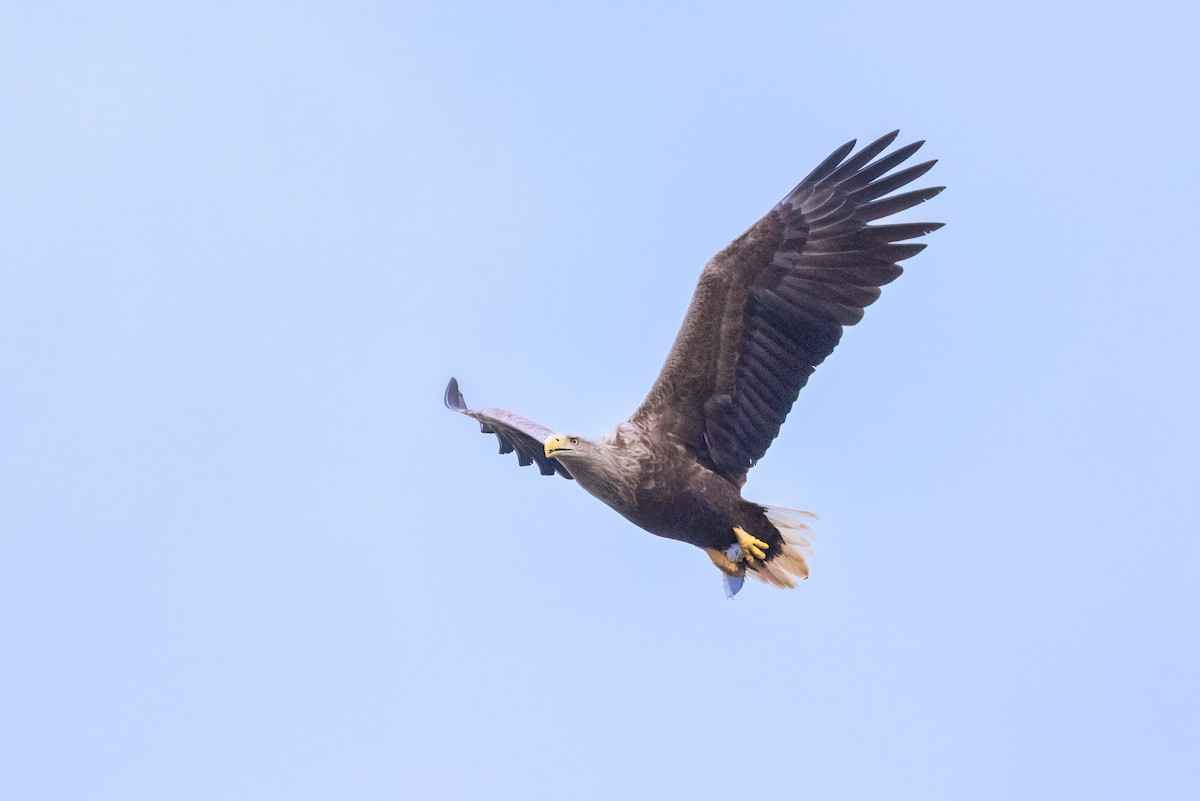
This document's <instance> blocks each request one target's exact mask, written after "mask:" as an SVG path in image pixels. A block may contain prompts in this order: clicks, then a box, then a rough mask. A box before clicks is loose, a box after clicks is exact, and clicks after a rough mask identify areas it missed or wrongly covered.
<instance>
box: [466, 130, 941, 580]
mask: <svg viewBox="0 0 1200 801" xmlns="http://www.w3.org/2000/svg"><path fill="white" fill-rule="evenodd" d="M898 133H899V132H898V131H894V132H892V133H890V134H888V135H887V136H884V137H882V138H880V139H878V140H876V141H875V142H872V143H871V144H869V145H867V146H866V147H864V148H862V149H861V150H859V151H858V152H857V153H854V152H853V151H854V146H855V142H853V141H851V142H848V143H847V144H845V145H843V146H842V147H840V148H838V149H837V150H835V151H834V152H833V153H832V154H831V155H830V156H829V157H828V158H827V159H825V160H824V161H822V162H821V163H820V164H819V165H818V166H817V168H816V169H814V170H813V171H812V173H811V174H809V176H808V177H807V178H805V179H804V180H803V181H801V182H800V185H799V186H797V187H796V188H795V189H793V190H792V191H791V192H789V193H788V195H787V197H785V198H784V199H783V200H782V201H780V202H779V204H778V205H777V206H775V208H773V209H771V210H770V211H769V212H767V214H766V216H764V217H763V218H762V219H761V220H759V221H758V222H757V223H755V224H754V225H753V226H751V228H750V230H748V231H746V233H744V234H742V235H741V236H740V237H738V238H737V239H736V240H734V241H733V243H732V244H730V245H729V246H728V247H727V248H725V249H724V250H722V251H721V252H720V253H718V254H717V255H716V256H714V257H713V258H712V260H711V261H709V263H708V264H707V265H706V266H705V268H704V271H703V272H702V273H701V274H700V282H699V284H698V285H697V287H696V293H695V295H694V296H693V298H692V302H691V306H690V307H689V308H688V312H687V316H686V317H685V318H684V320H683V326H682V327H681V328H680V330H679V334H678V336H677V337H676V339H675V344H674V346H673V347H672V348H671V352H670V353H669V354H668V355H667V361H666V364H664V365H663V368H662V372H661V373H660V374H659V376H658V379H657V380H656V381H655V382H654V386H652V387H651V388H650V393H649V394H648V395H647V396H646V399H645V400H644V401H643V402H642V405H641V406H640V407H639V408H638V410H637V411H635V412H634V413H633V415H632V416H631V417H630V418H629V419H628V420H626V421H625V422H623V423H620V424H619V425H618V426H617V427H616V428H615V429H614V430H613V431H612V432H611V433H609V434H608V435H606V436H602V437H585V436H583V435H581V434H559V433H555V432H554V431H551V430H550V429H548V428H545V427H544V426H540V425H538V424H537V423H534V422H532V421H530V420H526V419H525V418H524V417H521V416H520V415H517V414H514V413H512V412H509V411H505V410H503V409H470V408H468V407H467V405H466V402H465V401H464V400H463V396H462V393H461V392H459V389H458V381H456V380H455V379H453V378H452V379H450V384H449V386H447V387H446V395H445V402H446V406H448V407H449V408H450V409H453V410H454V411H457V412H461V413H463V414H466V415H470V416H471V417H474V418H475V419H476V420H478V421H479V423H480V428H481V429H482V430H483V432H484V433H488V434H495V435H496V437H497V439H499V440H500V452H501V453H511V452H513V451H515V452H516V454H517V459H518V461H519V462H520V463H521V464H522V465H530V464H536V465H537V466H538V469H539V470H541V472H542V474H543V475H554V474H556V473H557V474H558V475H560V476H563V477H564V478H568V479H571V478H573V479H575V480H576V481H578V482H579V485H580V486H581V487H583V488H584V489H585V490H587V491H588V492H589V493H591V494H592V495H594V496H596V497H597V498H599V499H600V500H602V501H604V502H605V503H606V504H608V505H609V506H611V507H612V508H613V509H615V510H617V511H618V512H620V513H621V514H622V515H623V516H624V517H625V518H626V519H628V520H630V521H631V522H633V523H635V524H636V525H638V526H641V527H642V528H644V529H646V530H647V531H649V532H650V533H651V534H657V535H658V536H660V537H669V538H670V539H674V540H680V541H682V542H688V543H691V544H692V545H696V546H698V547H700V548H703V549H704V551H705V552H706V553H707V554H708V556H709V558H710V559H711V560H712V562H713V564H714V565H716V566H717V568H719V569H720V570H721V572H722V573H723V574H724V577H725V587H726V593H727V594H728V595H730V596H732V595H733V594H734V593H736V592H737V591H738V590H739V589H740V588H741V586H742V582H743V577H744V576H745V575H746V574H749V575H751V576H753V577H754V578H757V579H759V580H760V581H763V582H766V583H767V584H771V585H774V586H776V587H794V586H795V579H796V578H806V577H807V576H808V565H807V562H806V557H807V555H808V554H809V542H808V535H809V533H810V532H809V528H808V525H807V524H806V522H805V518H808V517H811V515H809V513H807V512H800V511H798V510H789V509H782V508H778V507H772V506H764V505H762V504H758V503H754V502H753V501H748V500H746V499H744V498H743V497H742V494H741V488H742V485H743V484H744V483H745V481H746V473H747V472H748V471H749V470H750V468H751V467H753V466H754V464H755V463H756V462H757V461H758V460H759V459H761V458H762V456H763V454H764V453H766V451H767V448H768V446H770V444H771V441H772V440H773V439H775V437H776V435H777V434H778V433H779V427H780V425H782V424H783V421H784V418H786V417H787V414H788V412H789V411H790V410H791V408H792V404H793V403H794V402H795V400H796V396H797V395H798V394H799V392H800V390H801V388H802V387H803V386H804V385H805V383H806V382H807V381H808V377H809V376H810V375H811V374H812V372H813V370H814V369H815V368H816V366H817V365H818V364H820V363H821V362H822V361H824V359H825V357H826V356H828V355H829V354H830V353H831V352H833V349H834V348H835V347H836V346H837V344H838V340H839V339H841V336H842V329H843V328H844V327H845V326H848V325H854V324H855V323H857V322H858V321H859V320H861V319H862V316H863V309H865V308H866V307H867V306H869V305H871V304H872V303H874V302H875V300H876V299H877V298H878V297H879V293H880V287H881V286H883V285H884V284H886V283H888V282H889V281H892V280H894V279H895V278H896V277H897V276H899V275H900V273H901V268H900V265H899V262H901V261H903V260H905V259H908V258H911V257H912V256H915V255H916V254H917V253H919V252H920V251H921V250H923V249H924V247H925V246H924V245H922V244H913V243H909V242H908V241H907V240H910V239H915V238H917V237H920V236H924V235H925V234H928V233H930V232H931V231H934V230H936V229H938V228H940V227H941V223H921V222H917V223H899V224H892V225H870V224H869V223H871V222H872V221H873V220H879V219H881V218H885V217H888V216H890V215H892V214H895V213H896V212H899V211H903V210H905V209H908V208H910V207H912V206H915V205H917V204H918V203H921V202H923V201H926V200H929V199H930V198H932V197H933V196H934V195H936V194H938V193H939V192H941V191H942V189H943V188H944V187H940V186H937V187H930V188H928V189H917V190H915V191H908V192H904V193H902V194H898V195H897V194H891V193H892V192H894V191H895V190H897V189H899V188H901V187H903V186H906V185H907V184H909V183H910V182H911V181H914V180H916V179H917V178H919V177H920V176H922V175H924V174H925V173H926V172H927V171H928V170H929V168H930V167H932V166H933V165H934V163H935V162H933V161H927V162H924V163H923V164H918V165H916V166H913V167H908V168H906V169H903V170H899V171H897V172H892V170H893V169H895V168H896V167H897V166H898V165H900V164H901V163H902V162H904V161H905V160H906V159H908V158H909V157H910V156H912V155H913V154H914V153H915V152H916V151H917V149H918V148H920V146H921V145H922V144H923V143H922V142H915V143H913V144H910V145H906V146H904V147H901V148H898V149H896V150H894V151H892V152H891V153H889V154H887V155H884V156H880V154H881V153H883V151H884V150H885V149H886V148H887V147H888V146H889V145H891V144H892V142H893V141H894V140H895V138H896V136H897V134H898ZM877 157H878V158H877Z"/></svg>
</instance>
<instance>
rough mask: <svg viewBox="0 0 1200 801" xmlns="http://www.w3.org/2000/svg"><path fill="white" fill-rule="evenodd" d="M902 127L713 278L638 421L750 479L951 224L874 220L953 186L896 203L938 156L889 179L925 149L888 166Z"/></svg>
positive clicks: (829, 164)
mask: <svg viewBox="0 0 1200 801" xmlns="http://www.w3.org/2000/svg"><path fill="white" fill-rule="evenodd" d="M898 133H899V131H893V132H892V133H890V134H888V135H886V136H884V137H882V138H880V139H878V140H876V141H875V142H872V143H871V144H869V145H867V146H866V147H864V148H862V149H861V150H860V151H858V153H855V154H854V155H851V152H852V151H853V150H854V146H855V142H853V141H851V142H848V143H847V144H845V145H843V146H842V147H840V148H838V149H837V150H835V151H834V152H833V153H832V154H830V156H829V157H828V158H827V159H825V160H824V161H823V162H821V164H820V165H818V166H817V168H816V169H814V170H813V171H812V173H810V174H809V176H808V177H807V178H805V179H804V180H803V181H801V182H800V184H799V186H797V187H796V188H795V189H793V190H792V191H791V192H790V193H789V194H788V195H787V197H785V198H784V199H783V200H782V201H780V202H779V204H778V205H777V206H775V208H773V209H771V211H769V212H768V213H767V214H766V216H764V217H763V218H762V219H761V220H759V221H758V222H757V223H755V224H754V225H753V226H751V228H750V230H748V231H746V233H744V234H742V235H741V236H740V237H739V238H738V239H736V240H735V241H734V242H733V243H731V244H730V245H729V246H728V247H726V248H725V249H724V250H722V251H721V252H720V253H718V254H717V255H716V256H714V257H713V258H712V259H711V260H710V261H709V263H708V264H707V266H705V268H704V271H703V273H701V276H700V282H699V284H698V286H697V287H696V293H695V295H694V296H693V297H692V303H691V306H690V307H689V308H688V312H687V315H686V317H685V318H684V321H683V325H682V327H681V328H680V330H679V334H678V336H677V337H676V339H675V344H674V345H673V347H672V348H671V352H670V354H669V355H668V356H667V361H666V363H665V364H664V365H663V369H662V372H661V373H660V374H659V376H658V379H657V380H656V381H655V383H654V386H653V387H651V389H650V393H649V395H647V396H646V399H645V401H643V403H642V405H641V406H640V407H639V408H638V410H637V411H636V412H635V413H634V414H633V416H632V417H631V418H630V420H631V421H632V422H634V423H637V424H639V425H642V426H645V427H648V428H651V429H654V430H657V431H660V432H669V433H671V434H673V435H675V436H677V437H678V438H679V439H681V440H682V441H683V442H684V443H685V444H687V445H688V446H689V447H691V448H692V449H693V450H694V451H695V452H696V454H697V458H699V459H700V461H701V462H702V463H704V464H706V465H707V466H709V467H711V468H712V469H713V470H715V471H717V472H718V473H720V474H722V475H724V476H725V477H726V478H728V479H729V480H730V481H733V482H735V483H737V484H741V483H742V482H744V481H745V480H746V473H747V471H749V469H750V468H751V467H753V466H754V464H755V462H757V461H758V460H759V459H760V458H762V456H763V454H764V453H766V451H767V447H768V446H769V445H770V444H771V441H772V440H774V439H775V437H776V435H778V434H779V427H780V425H782V423H783V421H784V419H785V418H786V417H787V414H788V412H789V411H790V410H791V408H792V404H793V403H794V402H795V400H796V397H797V395H798V394H799V392H800V389H801V388H802V387H803V386H804V385H805V383H806V382H807V381H808V377H809V375H811V374H812V372H813V370H814V369H815V368H816V366H817V365H818V364H820V363H821V362H822V361H824V359H825V357H826V356H828V355H829V354H830V353H832V352H833V349H834V348H835V347H836V346H837V343H838V341H839V340H840V339H841V336H842V329H843V327H844V326H848V325H854V324H855V323H857V322H858V321H859V320H861V319H862V316H863V309H864V308H865V307H867V306H869V305H870V304H871V303H873V302H874V301H875V300H876V299H877V298H878V297H879V294H880V290H879V288H880V287H881V286H882V285H884V284H886V283H888V282H889V281H892V280H894V279H895V278H896V277H897V276H899V275H900V273H901V272H902V270H901V268H900V266H899V264H898V263H897V262H900V261H903V260H904V259H908V258H911V257H912V256H915V255H916V254H917V253H919V252H920V251H921V250H923V249H924V248H925V245H922V244H896V243H898V242H902V241H903V240H907V239H913V238H915V237H918V236H922V235H924V234H927V233H929V232H931V231H934V230H936V229H938V228H940V227H941V226H942V224H941V223H904V224H899V225H868V223H869V222H871V221H872V220H877V219H880V218H881V217H887V216H889V215H891V214H895V213H896V212H899V211H902V210H904V209H907V208H909V207H911V206H915V205H916V204H918V203H921V202H923V201H925V200H928V199H930V198H931V197H933V196H934V195H936V194H938V193H939V192H941V191H942V189H944V187H940V186H938V187H931V188H928V189H918V190H916V191H911V192H905V193H903V194H900V195H895V196H892V197H887V198H885V197H884V196H885V195H887V194H888V193H890V192H893V191H894V190H896V189H899V188H900V187H902V186H905V185H906V184H908V183H909V182H911V181H913V180H915V179H917V178H919V177H920V176H922V175H924V174H925V173H926V172H927V171H928V170H929V168H930V167H932V166H933V165H934V164H935V162H934V161H927V162H925V163H923V164H918V165H916V166H915V167H909V168H907V169H904V170H901V171H899V172H896V173H892V174H891V175H888V174H887V173H888V172H889V171H890V170H892V169H893V168H894V167H896V166H897V165H899V164H900V163H902V162H903V161H905V160H906V159H908V158H909V157H910V156H911V155H912V154H913V153H915V152H916V151H917V149H918V148H920V147H921V145H922V144H923V142H916V143H914V144H911V145H906V146H904V147H901V148H899V149H897V150H895V151H893V152H892V153H889V154H888V155H886V156H883V157H882V158H879V159H878V160H876V161H872V159H875V157H876V156H878V155H879V154H880V153H882V152H883V151H884V150H885V149H886V148H887V147H888V145H890V144H891V143H892V142H893V141H894V140H895V138H896V136H897V134H898Z"/></svg>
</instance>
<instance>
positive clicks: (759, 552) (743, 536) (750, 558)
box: [733, 526, 771, 564]
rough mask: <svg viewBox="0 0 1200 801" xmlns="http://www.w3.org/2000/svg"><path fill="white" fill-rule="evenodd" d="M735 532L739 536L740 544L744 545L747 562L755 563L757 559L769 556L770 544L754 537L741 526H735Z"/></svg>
mask: <svg viewBox="0 0 1200 801" xmlns="http://www.w3.org/2000/svg"><path fill="white" fill-rule="evenodd" d="M733 534H734V536H735V537H737V541H738V545H740V546H742V552H743V553H744V554H745V556H746V561H747V562H750V563H751V564H753V563H754V560H755V559H766V558H767V549H768V548H770V547H771V546H770V545H767V544H766V543H765V542H763V541H762V540H760V539H756V538H754V537H753V536H751V535H750V534H748V533H747V532H746V530H745V529H744V528H742V527H741V526H734V527H733Z"/></svg>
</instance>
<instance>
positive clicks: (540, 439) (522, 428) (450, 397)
mask: <svg viewBox="0 0 1200 801" xmlns="http://www.w3.org/2000/svg"><path fill="white" fill-rule="evenodd" d="M445 403H446V408H447V409H451V410H453V411H456V412H459V413H461V414H465V415H468V416H469V417H474V418H475V419H476V420H478V421H479V430H480V431H482V432H483V433H484V434H495V435H496V439H498V440H500V453H512V452H513V451H516V452H517V461H518V462H520V463H521V466H522V467H524V466H526V465H530V464H534V463H535V462H536V463H537V466H538V470H540V471H542V475H544V476H552V475H554V474H555V473H558V474H559V475H560V476H562V477H563V478H573V477H572V475H571V474H570V473H569V472H567V468H565V467H563V464H562V462H560V461H559V460H558V459H550V458H548V457H547V456H546V451H545V447H544V445H543V443H545V441H546V438H547V437H549V436H550V435H552V434H553V433H554V432H553V431H551V430H550V429H548V428H546V427H545V426H542V425H538V424H537V423H535V422H533V421H532V420H526V419H525V418H524V417H522V416H521V415H519V414H514V413H513V412H510V411H507V410H506V409H468V408H467V402H466V401H465V400H464V399H463V396H462V393H461V392H459V390H458V379H456V378H451V379H450V383H449V384H447V385H446V397H445Z"/></svg>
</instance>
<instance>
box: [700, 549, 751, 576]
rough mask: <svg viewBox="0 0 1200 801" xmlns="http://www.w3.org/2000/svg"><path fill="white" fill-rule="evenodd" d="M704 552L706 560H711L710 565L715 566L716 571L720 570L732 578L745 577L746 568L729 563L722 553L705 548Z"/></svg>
mask: <svg viewBox="0 0 1200 801" xmlns="http://www.w3.org/2000/svg"><path fill="white" fill-rule="evenodd" d="M704 552H705V553H706V554H708V558H709V559H711V560H712V563H713V564H714V565H716V566H717V570H720V571H721V572H722V573H724V574H725V575H727V576H733V577H734V578H741V577H742V576H744V575H746V567H745V566H744V565H740V564H734V563H733V562H731V561H730V560H729V557H728V556H726V555H725V552H724V551H720V550H717V549H716V548H705V549H704Z"/></svg>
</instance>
